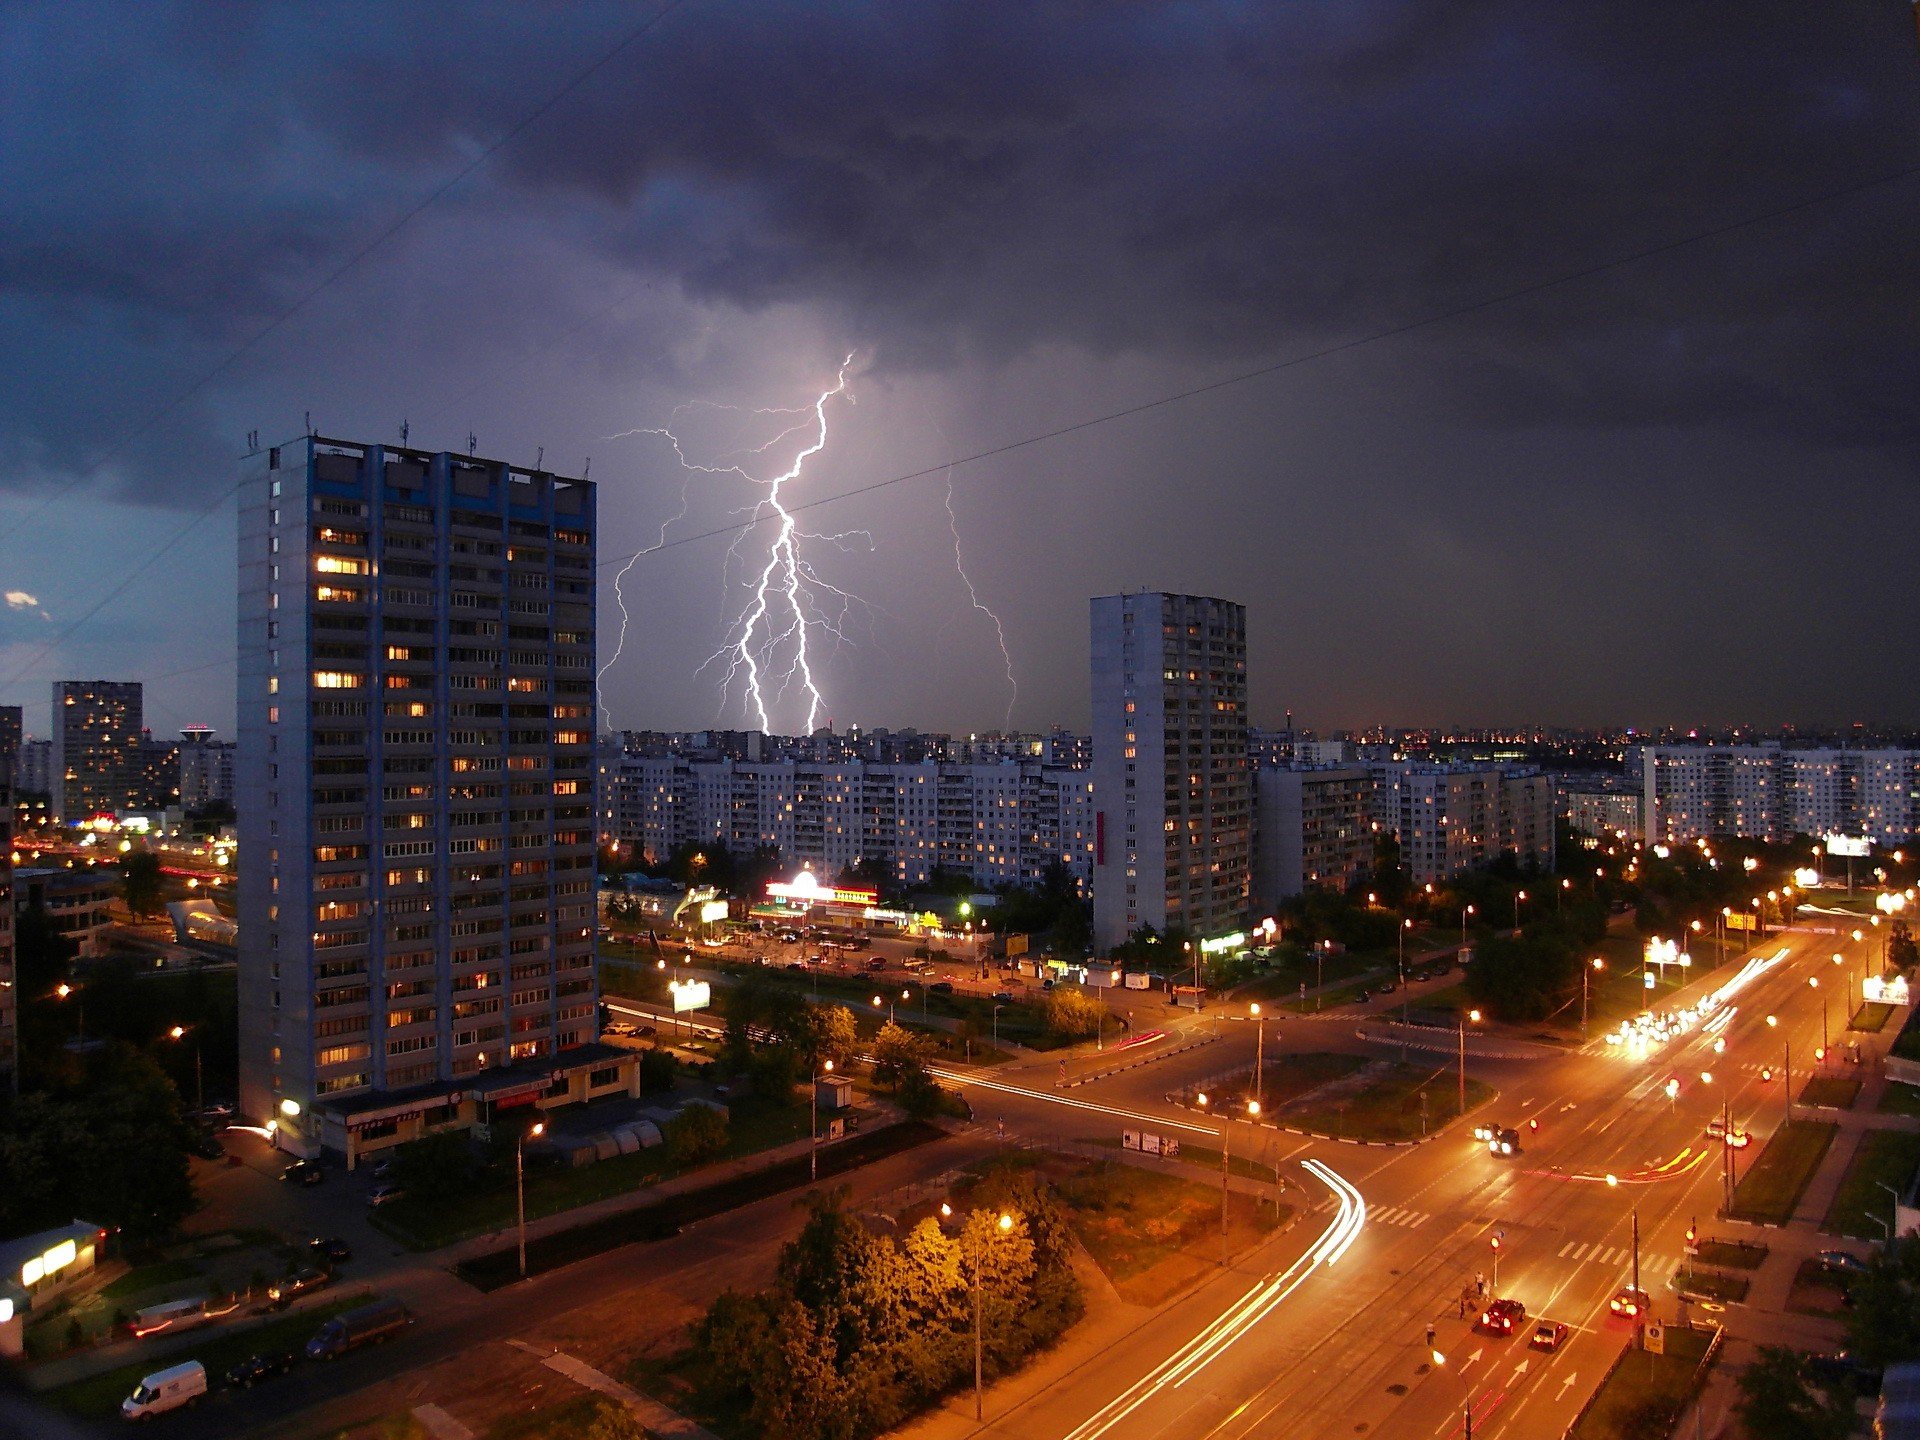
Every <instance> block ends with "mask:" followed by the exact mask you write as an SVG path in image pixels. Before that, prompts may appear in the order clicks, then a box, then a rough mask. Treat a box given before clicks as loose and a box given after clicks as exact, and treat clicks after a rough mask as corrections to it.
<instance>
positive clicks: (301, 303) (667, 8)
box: [0, 0, 690, 545]
mask: <svg viewBox="0 0 1920 1440" xmlns="http://www.w3.org/2000/svg"><path fill="white" fill-rule="evenodd" d="M689 3H690V0H668V3H667V4H665V5H663V6H662V7H661V8H660V9H659V10H657V11H655V12H654V13H653V14H652V15H651V16H650V17H648V18H647V19H646V20H643V21H642V22H641V23H640V24H638V25H636V26H635V27H634V28H633V29H631V30H629V31H628V32H627V33H626V34H625V35H624V36H622V37H621V38H620V40H619V41H618V43H616V44H615V45H614V46H613V47H612V48H611V49H609V50H607V51H605V52H603V53H602V54H601V55H600V57H599V58H598V59H596V60H595V61H593V63H592V64H590V65H588V66H587V67H586V68H585V69H584V70H581V71H579V72H577V73H576V74H575V75H574V76H573V78H572V79H570V80H568V81H567V83H566V84H564V85H562V86H561V87H560V88H559V89H558V90H556V91H555V92H554V93H553V94H552V95H550V96H548V97H547V99H546V100H544V101H543V102H541V104H539V105H537V106H535V107H534V109H533V110H531V111H529V112H528V113H527V114H526V115H525V116H524V117H522V119H521V120H520V122H519V123H518V124H516V125H515V126H514V127H513V128H512V129H510V130H508V131H507V132H506V133H505V134H504V135H501V136H500V137H499V138H498V139H496V140H495V141H493V143H492V144H490V145H488V146H487V147H486V148H485V149H483V150H482V151H480V153H479V154H478V155H476V156H474V157H473V159H471V160H469V161H468V162H467V163H466V164H465V165H463V166H461V167H460V169H458V170H456V171H455V172H454V173H453V174H452V175H450V176H448V177H447V178H446V179H445V180H443V181H441V182H440V184H438V185H437V186H435V187H434V188H433V189H432V190H430V191H428V192H427V194H426V195H425V196H423V197H422V198H421V199H420V200H419V201H417V202H416V203H415V204H414V205H413V206H412V207H411V208H409V209H407V210H405V211H402V212H401V214H400V215H399V217H398V218H397V219H395V220H394V221H393V222H392V223H391V224H389V225H388V226H387V227H386V228H385V229H384V230H381V231H380V232H379V233H378V234H376V235H375V236H374V237H373V238H372V239H371V240H368V241H367V242H366V243H365V244H364V245H362V246H361V247H360V248H359V249H357V250H355V251H354V252H353V253H352V254H350V255H348V256H347V258H346V259H345V260H343V261H341V262H340V263H339V264H338V265H336V266H335V267H334V268H333V269H332V270H329V271H328V272H327V273H326V274H325V275H323V276H322V277H321V278H320V279H319V280H318V281H317V282H315V283H314V284H313V285H311V286H309V287H308V288H307V289H306V290H304V291H303V292H301V294H300V295H299V296H298V297H297V298H296V299H295V300H294V302H293V303H292V304H291V305H289V306H287V307H286V308H285V309H284V310H282V311H280V312H279V313H278V314H277V315H275V316H274V317H273V318H272V319H271V320H269V321H267V323H266V324H265V325H263V326H261V327H260V328H259V329H258V330H256V331H254V332H253V334H251V335H249V336H248V337H247V338H246V339H244V340H242V341H241V342H240V343H239V344H238V345H236V346H235V347H234V348H233V349H232V350H230V351H228V352H227V354H226V356H225V357H224V358H223V359H221V360H220V362H219V363H218V364H216V365H214V366H213V367H212V368H211V369H209V370H206V371H203V372H202V373H201V374H200V375H199V377H198V378H196V379H195V380H194V381H193V383H192V384H190V385H188V386H187V387H186V388H185V389H184V390H181V391H180V392H179V393H178V394H176V395H174V396H173V398H172V399H170V400H168V401H166V402H165V403H164V404H162V405H161V406H160V407H159V408H158V409H156V410H154V411H152V412H151V413H150V414H149V415H148V416H147V417H146V419H144V420H142V421H141V422H140V423H139V424H138V425H136V426H134V428H133V429H132V430H130V431H128V432H127V433H126V434H125V435H123V436H122V437H121V438H120V439H119V440H118V441H116V442H115V443H114V444H113V445H112V446H111V447H110V448H109V449H108V450H107V452H106V453H105V454H104V455H102V456H100V458H99V459H97V460H96V461H94V463H93V464H92V465H91V466H90V467H88V468H87V469H85V470H83V471H80V472H79V473H78V474H76V475H75V476H74V477H73V478H72V479H70V480H68V481H66V482H65V483H64V484H62V485H60V486H58V487H57V488H55V489H54V490H53V491H51V492H50V493H49V494H48V495H47V496H45V497H44V498H43V499H42V500H41V502H40V503H39V504H38V505H36V506H34V507H33V508H32V509H31V510H29V511H28V512H27V513H26V514H25V515H24V516H22V517H21V519H20V522H19V524H17V525H15V526H14V528H13V529H12V530H10V531H8V532H7V533H6V534H5V535H0V545H4V544H5V543H6V542H7V541H9V540H11V539H13V537H14V536H15V535H17V534H19V533H20V532H21V530H23V529H24V528H25V527H26V526H27V524H28V523H29V522H31V521H32V520H33V519H35V518H36V517H37V516H38V515H40V514H41V512H43V511H44V510H45V509H46V508H47V507H48V506H49V505H51V504H53V503H54V501H56V500H59V499H60V498H62V497H63V496H65V495H67V494H69V493H70V492H71V491H73V490H74V489H76V488H77V487H79V486H80V485H83V484H87V483H90V482H91V481H93V480H94V479H96V478H98V476H99V475H100V472H101V471H103V470H105V469H106V467H107V466H108V464H110V463H111V462H112V461H113V460H115V459H116V458H118V457H119V456H120V454H121V453H122V452H124V451H125V450H126V449H127V447H128V446H130V445H132V444H133V443H134V442H135V441H136V440H139V439H141V438H142V437H143V436H145V435H146V434H148V433H149V432H150V431H152V430H153V429H154V427H155V426H157V425H158V424H159V423H160V422H161V421H162V420H164V419H166V418H167V417H168V416H169V415H171V414H172V413H173V412H174V411H176V410H178V409H179V408H180V407H181V406H182V405H185V404H186V403H187V402H188V401H189V400H191V399H193V397H194V396H196V395H198V394H199V393H200V392H201V391H202V390H205V389H206V388H207V387H208V386H209V385H211V384H212V383H213V382H214V381H215V380H218V379H219V378H220V377H221V376H222V375H224V374H226V372H227V371H228V370H230V369H232V368H233V366H234V365H235V364H236V363H237V362H238V361H239V360H240V358H241V357H242V356H244V355H246V354H247V352H249V351H250V350H252V349H253V348H254V347H255V346H257V345H258V344H259V343H260V342H261V341H262V340H265V339H266V338H267V337H268V336H269V335H271V334H273V333H274V332H275V331H277V330H279V329H280V327H281V326H283V325H285V324H286V323H287V322H288V321H289V320H291V319H292V318H293V317H294V316H295V315H298V314H299V313H300V312H301V311H302V310H304V309H306V307H307V306H308V305H309V304H311V303H312V302H313V301H314V300H315V299H317V298H319V296H320V295H321V294H323V293H324V292H325V291H327V290H328V289H330V288H331V287H332V286H333V285H334V283H335V282H336V281H338V280H340V279H341V278H342V277H343V276H345V275H346V274H347V273H348V272H349V271H351V270H353V269H355V268H356V267H357V266H358V265H359V264H360V262H361V261H363V260H365V259H366V258H367V257H368V256H369V255H371V254H373V252H374V251H376V250H378V249H380V247H381V246H383V245H385V244H386V243H387V242H388V241H389V240H391V239H392V238H393V237H394V236H395V235H398V234H399V233H400V232H401V231H402V230H404V229H406V227H407V226H408V225H410V224H412V223H413V222H414V221H415V220H417V219H418V218H419V217H420V216H421V215H422V214H423V213H424V212H425V211H427V210H428V209H429V208H431V207H432V206H433V205H435V204H437V203H438V202H439V201H440V200H441V199H443V198H444V197H445V196H446V195H447V193H448V192H449V191H451V190H452V189H453V188H454V187H455V186H456V185H458V184H460V182H461V181H463V180H465V179H466V178H467V177H468V176H470V175H472V174H473V173H474V172H475V171H477V170H478V169H480V167H481V166H483V165H485V164H486V163H487V162H488V161H489V160H491V159H492V158H493V157H494V156H495V155H497V154H499V153H500V151H502V150H503V149H505V148H506V147H507V146H508V145H510V144H512V143H513V142H514V141H515V140H517V139H518V138H519V137H520V136H521V135H522V134H524V133H525V132H526V130H527V128H528V127H529V126H531V125H533V124H534V123H535V122H536V121H538V120H539V119H540V118H541V117H542V116H544V115H546V114H547V112H548V111H550V110H552V109H553V107H554V106H556V105H558V104H559V103H560V102H561V101H562V100H564V99H566V98H567V96H569V95H571V94H572V93H573V92H574V91H575V90H577V89H579V88H580V86H582V85H583V84H585V83H586V82H587V80H588V79H590V78H591V77H592V76H593V75H594V74H596V73H597V72H598V71H600V70H601V69H602V68H603V67H605V66H606V65H607V64H608V63H609V62H611V61H612V60H613V59H614V57H615V56H617V55H619V54H620V52H621V51H623V50H625V49H626V48H627V47H628V46H629V45H631V44H633V43H634V41H636V40H638V39H640V38H641V37H642V36H644V35H646V34H647V33H648V32H649V31H651V30H653V29H654V28H655V27H656V26H658V25H659V24H660V23H661V22H662V21H663V20H665V19H666V18H667V17H668V16H669V15H671V14H672V13H673V12H674V11H676V10H679V9H681V8H683V7H684V6H686V5H687V4H689Z"/></svg>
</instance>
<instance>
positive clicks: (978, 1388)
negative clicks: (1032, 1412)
mask: <svg viewBox="0 0 1920 1440" xmlns="http://www.w3.org/2000/svg"><path fill="white" fill-rule="evenodd" d="M994 1228H995V1229H997V1230H998V1231H999V1232H1000V1233H1001V1234H1002V1235H1005V1234H1006V1233H1007V1232H1008V1231H1009V1230H1011V1229H1013V1217H1012V1216H1011V1215H1009V1214H1007V1213H1006V1212H1005V1211H1002V1212H1001V1213H1000V1218H999V1219H998V1220H996V1221H995V1222H994ZM981 1280H982V1277H981V1274H980V1261H979V1260H977V1259H976V1260H975V1261H974V1262H973V1418H974V1421H975V1423H978V1422H980V1421H983V1420H985V1419H986V1418H987V1400H986V1394H987V1389H986V1342H985V1341H984V1340H983V1339H982V1338H981V1331H980V1288H981Z"/></svg>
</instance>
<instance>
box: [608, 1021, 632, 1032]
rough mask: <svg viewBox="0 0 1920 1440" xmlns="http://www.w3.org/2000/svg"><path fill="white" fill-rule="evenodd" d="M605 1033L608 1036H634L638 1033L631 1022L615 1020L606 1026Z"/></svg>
mask: <svg viewBox="0 0 1920 1440" xmlns="http://www.w3.org/2000/svg"><path fill="white" fill-rule="evenodd" d="M606 1033H607V1034H609V1035H634V1034H638V1033H639V1032H638V1028H637V1027H636V1026H635V1025H634V1023H633V1022H632V1021H631V1020H615V1021H613V1022H612V1023H611V1024H609V1025H608V1026H607V1030H606Z"/></svg>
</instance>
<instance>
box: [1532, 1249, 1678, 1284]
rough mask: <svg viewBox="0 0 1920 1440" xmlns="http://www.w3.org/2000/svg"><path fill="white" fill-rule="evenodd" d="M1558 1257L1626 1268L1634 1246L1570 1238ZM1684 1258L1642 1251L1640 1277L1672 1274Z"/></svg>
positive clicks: (1590, 1263) (1629, 1264)
mask: <svg viewBox="0 0 1920 1440" xmlns="http://www.w3.org/2000/svg"><path fill="white" fill-rule="evenodd" d="M1556 1258H1558V1259H1561V1260H1571V1261H1573V1262H1574V1264H1576V1265H1607V1266H1612V1267H1614V1268H1616V1269H1620V1270H1626V1269H1628V1268H1629V1267H1631V1266H1632V1264H1633V1247H1632V1246H1630V1245H1594V1244H1591V1243H1588V1244H1580V1243H1578V1242H1576V1241H1573V1240H1569V1241H1567V1243H1566V1244H1564V1245H1562V1246H1561V1247H1560V1250H1559V1253H1558V1255H1557V1257H1556ZM1684 1264H1685V1261H1684V1260H1678V1259H1675V1258H1674V1257H1673V1256H1671V1255H1656V1254H1654V1253H1653V1252H1651V1251H1647V1250H1643V1251H1641V1252H1640V1277H1641V1279H1642V1280H1645V1279H1646V1278H1647V1277H1648V1276H1650V1275H1651V1276H1664V1275H1671V1274H1673V1273H1674V1272H1675V1271H1677V1270H1680V1269H1681V1268H1682V1267H1683V1266H1684Z"/></svg>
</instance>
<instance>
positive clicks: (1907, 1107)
mask: <svg viewBox="0 0 1920 1440" xmlns="http://www.w3.org/2000/svg"><path fill="white" fill-rule="evenodd" d="M1874 1109H1875V1110H1877V1111H1878V1112H1879V1113H1880V1114H1882V1115H1920V1088H1916V1087H1914V1086H1912V1085H1901V1084H1897V1083H1896V1084H1892V1085H1889V1086H1887V1088H1886V1089H1885V1090H1883V1091H1881V1092H1880V1103H1879V1104H1878V1105H1876V1106H1874Z"/></svg>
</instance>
